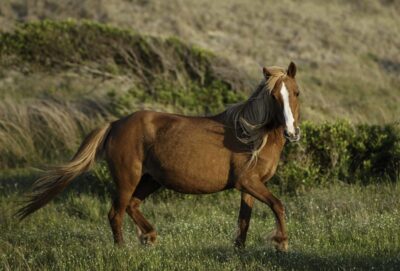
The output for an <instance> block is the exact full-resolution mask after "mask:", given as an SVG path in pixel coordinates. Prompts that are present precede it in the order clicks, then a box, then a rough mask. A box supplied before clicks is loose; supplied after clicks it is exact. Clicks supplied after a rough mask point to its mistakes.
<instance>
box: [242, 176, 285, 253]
mask: <svg viewBox="0 0 400 271" xmlns="http://www.w3.org/2000/svg"><path fill="white" fill-rule="evenodd" d="M238 188H239V189H240V190H241V191H242V192H245V193H248V194H250V195H251V196H253V197H255V198H256V199H258V200H260V201H262V202H264V203H266V204H267V205H268V206H269V207H270V208H271V210H272V211H273V213H274V215H275V220H276V232H275V233H274V234H273V235H272V236H271V241H272V242H273V243H274V245H275V248H276V249H277V250H279V251H287V250H288V237H287V232H286V223H285V209H284V207H283V204H282V202H281V201H280V200H279V199H278V198H276V197H275V196H274V195H273V194H272V193H271V192H270V191H269V190H268V188H267V187H266V186H265V185H264V184H263V183H262V182H261V181H260V180H258V179H250V180H246V181H243V182H240V183H239V185H238Z"/></svg>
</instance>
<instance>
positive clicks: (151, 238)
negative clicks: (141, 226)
mask: <svg viewBox="0 0 400 271" xmlns="http://www.w3.org/2000/svg"><path fill="white" fill-rule="evenodd" d="M156 239H157V233H156V232H155V231H152V232H149V233H145V234H141V235H140V236H139V241H140V243H141V244H142V245H146V246H151V245H154V244H155V243H156Z"/></svg>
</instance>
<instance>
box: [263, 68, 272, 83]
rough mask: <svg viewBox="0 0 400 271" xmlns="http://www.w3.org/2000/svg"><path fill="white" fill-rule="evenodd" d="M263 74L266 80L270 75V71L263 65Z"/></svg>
mask: <svg viewBox="0 0 400 271" xmlns="http://www.w3.org/2000/svg"><path fill="white" fill-rule="evenodd" d="M263 75H264V77H265V79H266V80H268V78H269V77H270V76H271V73H270V72H269V70H268V69H267V68H265V67H263Z"/></svg>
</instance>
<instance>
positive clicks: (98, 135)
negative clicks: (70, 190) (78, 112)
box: [16, 124, 111, 220]
mask: <svg viewBox="0 0 400 271" xmlns="http://www.w3.org/2000/svg"><path fill="white" fill-rule="evenodd" d="M110 128H111V125H110V124H108V125H106V126H104V127H102V128H99V129H96V130H93V131H92V132H91V133H90V134H89V135H88V136H87V137H86V138H85V139H84V140H83V142H82V144H81V146H80V147H79V149H78V151H77V152H76V154H75V155H74V157H73V158H72V159H71V161H69V162H68V163H66V164H64V165H61V166H57V167H53V168H50V169H49V170H48V171H46V172H45V173H44V175H43V176H42V177H40V178H39V179H38V180H37V181H36V182H35V183H34V184H33V188H32V190H33V191H32V194H31V195H30V197H29V198H28V200H27V201H26V205H25V206H23V207H21V208H20V209H19V210H18V211H17V212H16V216H17V217H19V219H20V220H22V219H24V218H25V217H27V216H28V215H30V214H32V213H33V212H35V211H37V210H39V209H40V208H42V207H43V206H44V205H46V204H47V203H48V202H49V201H50V200H52V199H53V198H54V197H55V196H57V195H58V194H59V193H61V191H63V190H64V188H65V187H67V185H68V184H69V183H70V182H71V181H72V180H73V179H75V178H76V177H78V176H79V175H81V174H82V173H84V172H86V171H88V170H89V169H90V168H91V167H92V166H93V164H94V162H95V160H96V155H97V154H99V153H101V152H102V150H103V148H104V145H105V141H106V138H107V135H108V133H109V131H110Z"/></svg>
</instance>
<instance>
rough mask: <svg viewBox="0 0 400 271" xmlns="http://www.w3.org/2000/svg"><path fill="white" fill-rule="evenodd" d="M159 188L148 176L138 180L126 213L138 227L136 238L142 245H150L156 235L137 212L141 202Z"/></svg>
mask: <svg viewBox="0 0 400 271" xmlns="http://www.w3.org/2000/svg"><path fill="white" fill-rule="evenodd" d="M160 187H161V185H160V184H159V183H158V182H156V181H155V180H154V179H153V178H152V177H151V176H150V175H148V174H145V175H144V176H143V177H142V179H141V180H140V182H139V184H138V186H137V188H136V190H135V192H134V194H133V196H132V198H131V200H130V203H129V206H128V208H127V209H126V212H127V213H128V214H129V216H130V217H131V218H132V219H133V221H134V222H135V223H136V225H137V227H138V238H139V240H140V242H141V243H142V244H152V243H154V242H155V241H156V237H157V233H156V231H155V229H154V227H153V226H152V225H151V224H150V223H149V222H148V221H147V220H146V218H145V217H144V216H143V214H142V213H141V212H140V210H139V205H140V204H141V202H142V201H143V200H144V199H145V198H146V197H148V196H149V195H150V194H152V193H153V192H155V191H156V190H158V189H159V188H160Z"/></svg>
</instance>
